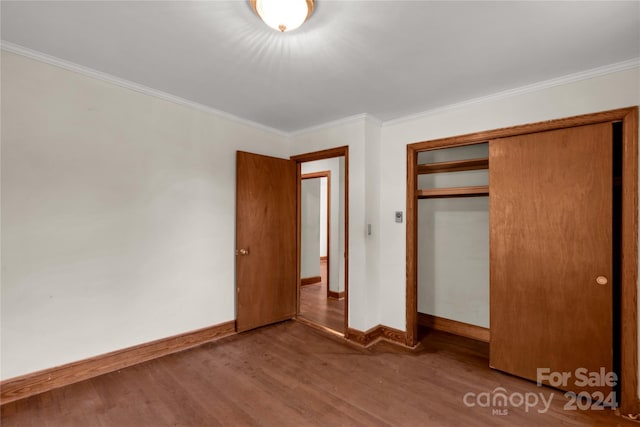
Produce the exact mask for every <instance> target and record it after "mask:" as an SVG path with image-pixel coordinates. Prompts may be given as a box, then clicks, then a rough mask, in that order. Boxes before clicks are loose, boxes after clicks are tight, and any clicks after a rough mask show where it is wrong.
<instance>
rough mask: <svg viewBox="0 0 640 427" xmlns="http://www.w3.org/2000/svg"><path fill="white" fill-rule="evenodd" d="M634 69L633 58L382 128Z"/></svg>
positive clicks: (636, 60) (635, 61)
mask: <svg viewBox="0 0 640 427" xmlns="http://www.w3.org/2000/svg"><path fill="white" fill-rule="evenodd" d="M632 68H640V58H632V59H629V60H626V61H622V62H616V63H614V64H610V65H605V66H603V67H598V68H592V69H590V70H586V71H580V72H578V73H573V74H567V75H564V76H561V77H556V78H553V79H549V80H544V81H541V82H537V83H532V84H530V85H525V86H520V87H517V88H514V89H508V90H505V91H501V92H497V93H494V94H491V95H487V96H481V97H478V98H472V99H468V100H466V101H462V102H458V103H455V104H449V105H446V106H443V107H438V108H434V109H432V110H426V111H423V112H421V113H416V114H411V115H408V116H403V117H399V118H397V119H392V120H387V121H385V122H382V126H385V127H386V126H394V125H397V124H401V123H406V122H410V121H413V120H418V119H421V118H424V117H428V116H433V115H435V114H440V113H443V112H445V111H450V110H456V109H459V108H463V107H467V106H470V105H474V104H480V103H483V102H489V101H495V100H498V99H504V98H510V97H513V96H517V95H523V94H527V93H531V92H537V91H540V90H543V89H549V88H552V87H555V86H560V85H564V84H569V83H575V82H579V81H583V80H588V79H592V78H595V77H601V76H605V75H607V74H612V73H617V72H619V71H625V70H629V69H632Z"/></svg>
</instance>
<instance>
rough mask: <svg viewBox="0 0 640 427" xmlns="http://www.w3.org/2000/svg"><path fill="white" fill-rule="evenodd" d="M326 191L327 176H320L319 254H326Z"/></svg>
mask: <svg viewBox="0 0 640 427" xmlns="http://www.w3.org/2000/svg"><path fill="white" fill-rule="evenodd" d="M327 191H329V187H328V186H327V178H320V256H321V257H325V256H327V251H328V250H329V248H327V237H328V234H329V230H327V220H328V218H329V212H328V206H327V203H328V201H329V199H328V198H327Z"/></svg>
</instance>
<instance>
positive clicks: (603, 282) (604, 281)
mask: <svg viewBox="0 0 640 427" xmlns="http://www.w3.org/2000/svg"><path fill="white" fill-rule="evenodd" d="M596 283H597V284H598V285H606V284H607V283H609V280H608V279H607V278H606V277H604V276H598V277H596Z"/></svg>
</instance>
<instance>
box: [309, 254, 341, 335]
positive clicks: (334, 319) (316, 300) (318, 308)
mask: <svg viewBox="0 0 640 427" xmlns="http://www.w3.org/2000/svg"><path fill="white" fill-rule="evenodd" d="M320 277H321V278H322V281H321V282H320V283H316V284H313V285H305V286H302V287H301V288H300V314H299V316H301V317H303V318H305V319H308V320H311V321H312V322H315V323H318V324H320V325H323V326H326V327H327V328H329V329H333V330H334V331H337V332H340V333H341V334H344V301H345V300H344V298H343V299H341V300H337V299H335V298H327V263H326V261H321V262H320Z"/></svg>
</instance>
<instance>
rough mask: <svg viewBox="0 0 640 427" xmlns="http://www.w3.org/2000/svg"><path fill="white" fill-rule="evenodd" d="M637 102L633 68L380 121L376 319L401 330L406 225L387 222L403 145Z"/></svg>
mask: <svg viewBox="0 0 640 427" xmlns="http://www.w3.org/2000/svg"><path fill="white" fill-rule="evenodd" d="M638 104H640V69H638V68H634V69H629V70H625V71H620V72H616V73H611V74H607V75H604V76H600V77H595V78H590V79H587V80H581V81H578V82H573V83H568V84H563V85H558V86H554V87H548V88H544V89H540V90H537V91H533V92H528V93H522V94H517V95H513V96H510V97H503V98H495V99H490V100H487V101H484V102H477V103H473V104H468V105H465V106H460V107H458V108H451V109H446V110H441V111H439V112H435V113H433V114H427V115H424V116H421V117H415V118H411V119H407V120H404V121H397V122H395V123H390V124H385V125H384V126H383V127H382V154H381V159H384V160H383V161H381V162H380V167H381V185H380V186H381V193H380V197H381V206H382V211H381V218H382V221H381V228H382V229H381V245H380V250H381V254H380V260H381V268H380V283H381V286H380V301H384V304H381V308H380V316H381V319H380V320H381V323H383V324H385V325H389V326H392V327H396V328H399V329H403V330H404V329H405V283H406V282H405V280H406V279H405V275H406V269H405V266H406V262H405V257H406V227H405V226H404V225H403V227H398V224H395V223H394V222H393V220H392V212H393V211H394V210H403V211H404V210H405V206H406V152H407V151H406V150H407V149H406V146H407V144H409V143H413V142H419V141H428V140H432V139H436V138H443V137H448V136H454V135H462V134H467V133H472V132H478V131H483V130H491V129H497V128H501V127H506V126H514V125H520V124H525V123H533V122H539V121H543V120H550V119H556V118H562V117H569V116H574V115H578V114H587V113H593V112H597V111H603V110H611V109H615V108H622V107H628V106H632V105H638Z"/></svg>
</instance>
